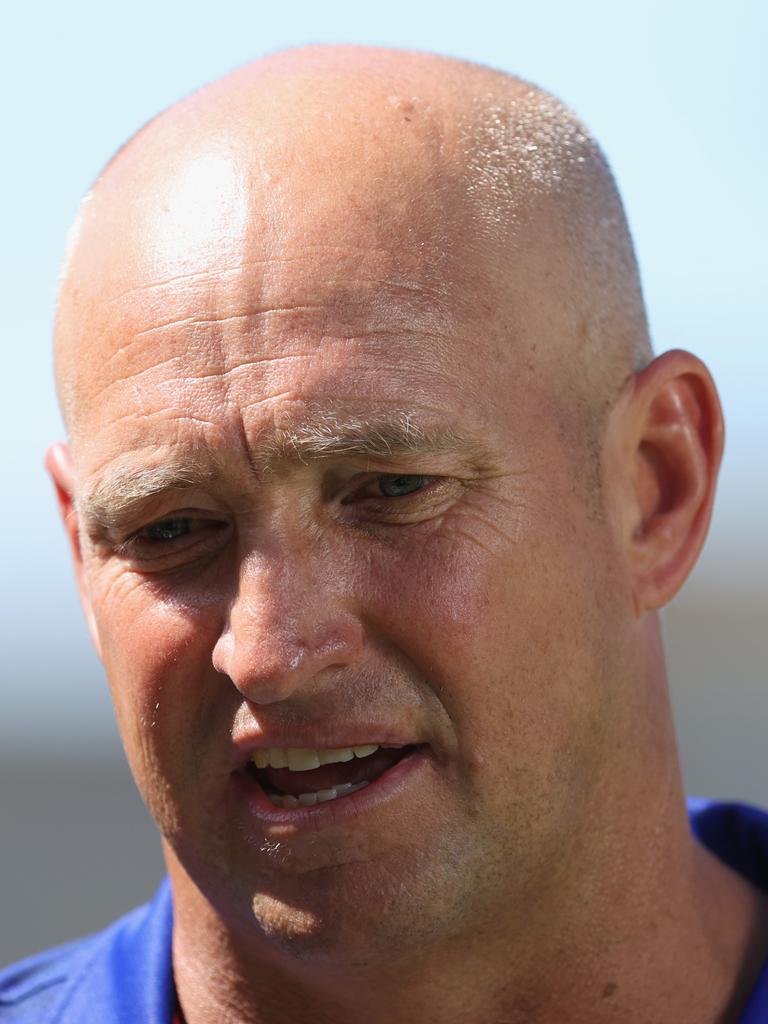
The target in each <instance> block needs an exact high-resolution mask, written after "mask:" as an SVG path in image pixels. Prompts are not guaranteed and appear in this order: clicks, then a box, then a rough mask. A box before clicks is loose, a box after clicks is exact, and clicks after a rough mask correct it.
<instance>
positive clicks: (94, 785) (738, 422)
mask: <svg viewBox="0 0 768 1024" xmlns="http://www.w3.org/2000/svg"><path fill="white" fill-rule="evenodd" d="M766 11H768V7H766V5H765V4H762V3H761V2H759V0H754V2H745V0H732V2H731V3H730V4H729V5H728V7H727V8H726V7H725V5H722V4H719V3H718V4H715V3H707V2H706V0H697V2H678V3H673V4H669V3H662V2H660V0H646V2H644V3H643V4H642V5H639V4H634V5H628V4H627V5H624V4H616V3H615V2H613V3H609V2H597V0H581V2H580V3H579V4H572V3H568V2H566V0H559V2H547V0H539V2H538V3H537V4H536V5H535V6H534V5H530V4H522V3H515V2H508V3H503V4H502V3H499V4H494V3H489V2H486V0H474V2H473V3H472V4H467V5H460V6H459V5H457V6H456V7H451V6H447V5H445V4H443V3H439V2H437V0H425V2H423V3H421V4H418V5H417V4H413V3H410V2H409V3H405V2H402V0H390V2H389V3H387V4H386V5H381V6H379V5H362V4H353V3H339V2H334V0H328V2H325V3H316V2H314V3H311V2H307V0H294V2H293V3H292V4H290V5H285V6H283V7H282V8H280V9H278V8H276V7H275V8H274V9H272V8H271V7H270V8H268V7H266V6H262V5H260V4H258V3H256V2H249V3H248V2H245V0H242V2H239V0H219V2H218V3H217V4H215V5H199V6H198V7H194V6H192V5H188V4H183V3H181V2H180V0H167V2H165V3H163V4H156V3H149V2H147V0H136V2H134V3H133V4H131V5H130V6H128V7H126V6H124V5H105V4H96V3H93V4H87V3H83V2H78V0H73V2H70V3H68V4H65V5H64V4H53V3H52V2H50V3H43V4H42V5H40V4H38V5H28V6H27V7H24V8H22V7H21V6H19V5H17V6H16V7H15V8H14V9H13V12H12V13H11V14H6V17H5V34H4V40H3V59H2V61H0V66H1V67H2V71H1V72H0V73H1V74H2V76H3V81H2V95H3V96H4V98H5V101H6V108H7V109H6V110H5V111H4V122H5V139H4V142H5V145H4V152H5V156H4V161H3V164H2V166H1V167H0V176H1V177H2V188H1V189H0V196H2V203H3V231H2V236H1V241H0V246H2V249H1V255H2V260H3V267H2V275H0V281H2V287H3V314H4V315H3V319H2V325H3V327H2V330H3V341H2V352H3V361H4V367H5V370H4V373H3V375H2V386H3V396H2V403H1V405H0V408H1V409H2V412H1V415H2V437H3V445H2V479H3V501H2V504H1V505H0V509H1V513H0V514H2V530H0V538H2V540H1V541H0V543H2V564H3V567H4V571H3V575H2V586H3V596H4V606H3V616H2V628H3V649H4V650H5V652H6V653H5V656H4V662H3V669H2V679H1V680H0V865H1V867H2V871H0V922H1V923H0V963H2V962H6V961H9V960H12V959H15V958H17V957H19V956H21V955H24V954H26V953H30V952H32V951H34V950H36V949H39V948H41V947H43V946H46V945H50V944H52V943H55V942H60V941H63V940H65V939H67V938H70V937H74V936H76V935H78V934H82V933H84V932H86V931H89V930H92V929H94V928H98V927H100V926H102V925H104V924H105V923H106V922H108V921H109V920H110V919H111V918H112V917H114V916H115V915H116V914H118V913H119V912H121V911H123V910H126V909H128V908H129V907H131V906H132V905H134V904H136V903H138V902H142V901H144V900H145V899H146V898H148V896H149V895H150V894H151V892H152V890H153V888H154V886H155V885H156V884H157V882H158V881H159V879H160V877H161V874H162V864H161V858H160V852H159V843H158V841H157V839H156V837H155V834H154V832H153V829H152V826H151V823H150V822H149V820H148V817H147V815H146V812H145V811H144V809H143V807H142V805H141V802H140V800H139V798H138V796H137V795H136V794H135V792H134V790H133V786H132V783H131V781H130V778H129V775H128V771H127V769H126V767H125V765H124V762H123V758H122V752H121V748H120V744H119V739H118V736H117V732H116V729H115V726H114V724H113V721H112V717H111V711H110V705H109V701H108V697H107V692H106V687H105V683H104V680H103V678H102V673H101V671H100V667H99V665H98V663H97V661H96V659H95V657H94V655H93V654H92V653H91V651H90V649H89V646H88V641H87V638H86V633H85V629H84V626H83V624H82V622H81V619H80V613H79V609H78V607H77V602H76V595H75V590H74V586H73V584H72V582H71V579H70V570H69V565H68V560H67V555H66V552H65V546H64V538H63V535H62V532H61V529H60V527H59V524H58V522H57V518H56V512H55V508H54V502H53V496H52V493H51V492H50V488H49V486H48V483H47V480H46V479H45V477H44V474H43V471H42V456H43V452H44V450H45V447H46V446H47V445H48V443H49V442H50V441H51V440H53V439H56V438H58V437H60V436H62V428H61V423H60V420H59V417H58V412H57V410H56V407H55V402H54V395H53V385H52V377H51V371H50V356H49V345H50V333H51V323H52V314H53V303H54V293H55V284H56V274H57V270H58V266H59V264H60V261H61V257H62V254H63V249H64V240H65V235H66V231H67V227H68V225H69V223H70V221H71V219H72V217H73V216H74V213H75V210H76V206H77V202H78V200H79V197H80V196H81V195H82V194H83V193H84V191H85V190H86V189H87V188H88V186H89V184H90V183H91V181H92V180H93V178H94V177H95V176H96V174H97V173H98V171H99V169H100V167H101V166H102V164H103V163H104V162H105V161H106V159H107V158H108V157H109V155H110V154H111V153H112V151H113V150H115V149H116V148H117V147H118V146H119V145H120V144H121V143H122V142H123V141H124V139H125V138H126V137H127V136H128V135H129V134H131V133H132V132H133V131H134V130H135V129H136V128H137V127H139V126H140V125H141V124H142V123H143V122H144V121H146V120H147V119H148V118H149V117H151V116H152V115H153V114H155V113H156V112H157V111H158V110H159V109H161V108H162V107H164V106H167V105H168V104H170V103H172V102H173V101H174V100H176V99H177V98H179V97H180V96H181V95H183V94H185V93H186V92H189V91H190V90H192V89H193V88H195V87H197V86H199V85H201V84H202V83H204V82H205V81H207V80H209V79H211V78H214V77H216V76H217V75H219V74H221V73H223V72H225V71H226V70H228V69H229V68H231V67H233V66H235V65H237V64H239V63H242V62H244V61H246V60H249V59H251V58H253V57H255V56H258V55H259V54H261V53H263V52H265V51H268V50H271V49H276V48H279V47H283V46H288V45H297V44H300V43H304V42H312V41H315V42H323V41H327V42H331V41H336V42H338V41H341V42H360V43H379V44H388V45H395V46H406V47H411V48H416V49H429V50H436V51H440V52H444V53H449V54H453V55H457V56H463V57H467V58H469V59H473V60H478V61H482V62H484V63H489V64H492V65H495V66H498V67H501V68H504V69H507V70H510V71H515V72H517V73H519V74H522V75H523V76H525V77H528V78H530V79H532V80H533V81H535V82H537V83H539V84H541V85H543V86H545V87H547V88H549V89H551V90H552V91H554V92H556V93H558V94H559V95H560V96H562V97H563V98H564V99H565V100H566V101H567V102H568V103H569V104H570V105H571V106H573V107H574V108H575V109H576V111H577V112H578V113H579V114H580V115H581V116H582V117H583V118H584V119H585V120H586V122H587V124H588V125H589V126H590V127H591V128H592V130H593V131H594V132H595V134H596V135H597V137H598V139H599V140H600V141H601V142H602V144H603V146H604V147H605V150H606V152H607V154H608V157H609V160H610V161H611V164H612V166H613V168H614V171H615V173H616V175H617V177H618V180H619V184H620V186H621V191H622V194H623V195H624V198H625V201H626V205H627V209H628V213H629V219H630V223H631V224H632V227H633V232H634V236H635V241H636V245H637V249H638V254H639V259H640V264H641V268H642V270H643V278H644V283H645V290H646V295H647V300H648V306H649V311H650V318H651V324H652V327H653V334H654V338H655V342H656V346H657V349H659V350H663V349H665V348H670V347H676V346H682V347H687V348H690V349H692V350H693V351H695V352H697V353H698V354H699V355H701V356H702V357H703V358H704V359H705V360H706V361H707V362H708V364H709V365H710V367H711V369H712V370H713V373H714V375H715V377H716V379H717V380H718V382H719V385H720V388H721V393H722V398H723V404H724V406H725V412H726V419H727V423H728V446H727V454H726V462H725V467H724V471H723V475H722V487H721V492H720V498H719V501H718V504H717V508H716V513H715V518H714V523H713V526H712V532H711V537H710V541H709V544H708V547H707V549H706V552H705V555H704V557H703V558H702V561H701V563H700V565H699V567H698V568H697V570H696V572H695V573H694V576H693V578H692V579H691V582H690V583H689V585H688V587H687V589H686V590H685V592H684V593H683V595H682V596H681V597H679V598H678V599H677V600H676V602H675V603H674V605H673V607H672V608H671V609H670V610H669V611H668V613H667V617H666V635H667V644H668V650H669V656H670V672H671V678H672V688H673V697H674V701H675V706H676V714H677V721H678V726H679V734H680V743H681V749H682V758H683V765H684V770H685V776H686V784H687V788H688V790H689V792H691V793H697V794H708V795H712V796H718V797H728V798H738V799H742V800H748V801H753V802H757V803H762V804H763V805H768V773H767V770H766V769H767V761H768V758H767V757H766V743H765V739H764V733H765V728H766V722H768V686H767V685H766V682H767V677H768V672H767V671H766V664H767V662H768V588H767V587H766V583H765V573H766V567H768V531H767V530H766V521H768V472H766V449H767V448H768V415H766V402H765V399H764V394H765V389H766V387H768V345H767V344H766V342H767V341H768V338H767V336H766V335H767V333H768V332H767V331H766V317H765V299H766V285H765V279H766V257H765V236H766V218H765V213H766V187H765V183H766V181H768V166H767V164H768V161H767V160H766V150H767V147H766V135H765V127H766V119H765V104H766V99H768V96H767V95H766V61H765V53H766V47H767V44H768V32H766V28H768V18H767V17H766Z"/></svg>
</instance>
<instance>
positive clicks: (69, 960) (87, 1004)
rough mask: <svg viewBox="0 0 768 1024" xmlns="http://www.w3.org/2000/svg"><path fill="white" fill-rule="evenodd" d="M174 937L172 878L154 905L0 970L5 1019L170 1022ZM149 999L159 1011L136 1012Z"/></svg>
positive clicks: (41, 1023)
mask: <svg viewBox="0 0 768 1024" xmlns="http://www.w3.org/2000/svg"><path fill="white" fill-rule="evenodd" d="M170 938H171V900H170V891H169V888H168V885H167V882H166V883H163V885H162V886H161V888H160V890H159V892H158V894H157V895H156V896H155V899H154V900H153V901H152V902H151V903H148V904H146V905H144V906H142V907H138V908H137V909H136V910H133V911H131V912H130V913H129V914H126V915H125V916H124V917H121V918H119V919H118V920H117V921H115V922H114V923H113V924H111V925H109V927H107V928H105V929H104V930H103V931H101V932H98V933H95V934H93V935H89V936H86V937H85V938H82V939H78V940H76V941H75V942H68V943H67V944H66V945H63V946H57V947H55V948H53V949H49V950H46V951H45V952H43V953H37V954H35V955H34V956H31V957H27V958H26V959H24V960H21V961H19V962H18V963H15V964H12V965H11V966H9V967H5V968H2V969H0V1024H47V1022H48V1021H51V1022H52V1021H54V1020H55V1021H56V1022H57V1024H58V1022H61V1024H65V1022H67V1024H68V1022H70V1021H71V1022H73V1024H74V1022H77V1024H80V1022H86V1021H88V1022H90V1021H94V1022H95V1021H99V1022H100V1024H102V1022H103V1024H110V1022H111V1021H113V1020H114V1021H118V1020H119V1021H123V1020H132V1019H133V1020H142V1019H145V1020H149V1019H154V1020H162V1019H163V1017H164V1015H163V1014H162V1013H161V1012H159V1011H160V1009H161V1008H162V1007H163V1006H165V1005H167V1004H168V999H169V992H171V991H172V972H171V966H170V964H171V950H170V946H171V942H170ZM148 1000H149V1001H150V1002H152V1004H153V1008H155V1007H156V1008H157V1009H158V1013H157V1014H156V1015H155V1016H154V1017H152V1016H147V1017H143V1016H142V1015H137V1016H134V1014H133V1010H137V1011H138V1009H139V1006H140V1005H141V1006H142V1007H144V1006H145V1005H146V1004H147V1001H148ZM125 1014H127V1015H125Z"/></svg>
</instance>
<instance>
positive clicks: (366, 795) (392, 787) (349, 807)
mask: <svg viewBox="0 0 768 1024" xmlns="http://www.w3.org/2000/svg"><path fill="white" fill-rule="evenodd" d="M371 742H373V741H371ZM263 745H264V746H266V744H263ZM271 745H272V744H270V746H271ZM397 745H398V746H399V745H400V744H397ZM402 746H408V744H402ZM432 769H433V758H432V756H431V751H430V748H429V747H428V746H427V745H426V744H421V745H419V746H415V747H414V748H413V750H412V751H411V752H410V753H408V754H406V755H405V757H403V758H402V759H401V760H400V761H398V762H397V764H395V765H393V767H392V768H388V769H387V771H385V772H384V774H383V775H380V776H379V777H378V778H377V779H374V780H373V782H370V783H369V784H368V785H367V786H366V787H365V788H364V789H359V790H358V791H357V792H356V793H350V794H349V795H348V796H343V797H339V798H338V799H337V800H328V801H326V802H325V803H321V804H314V805H313V806H311V807H295V808H283V807H275V806H273V804H272V803H271V801H270V799H269V797H268V796H267V794H266V793H265V792H264V790H263V789H262V788H261V787H260V786H259V785H258V783H257V782H256V781H255V780H254V779H251V778H250V777H249V776H247V775H246V774H245V772H244V771H242V770H241V771H235V772H233V773H232V781H233V783H234V785H235V787H236V789H237V792H238V794H239V796H240V797H241V799H244V800H245V802H246V804H247V806H248V808H249V810H250V811H251V813H252V814H253V815H254V816H255V817H256V818H257V819H258V820H259V821H260V822H261V824H262V825H264V826H265V827H267V828H269V829H278V830H279V831H280V834H281V835H283V836H284V835H286V834H287V833H293V832H298V831H302V830H316V829H321V828H327V827H330V826H332V825H334V824H337V823H341V822H345V821H347V822H348V821H349V820H350V819H351V818H356V817H359V816H360V815H362V814H367V813H369V812H370V811H373V810H375V809H376V808H378V807H381V806H383V805H384V804H387V803H389V802H391V801H393V800H397V799H399V798H400V797H402V796H404V795H406V791H407V790H409V789H410V788H411V787H412V786H414V785H418V783H419V781H420V777H421V778H422V779H423V778H424V776H425V774H426V773H428V772H430V771H431V770H432Z"/></svg>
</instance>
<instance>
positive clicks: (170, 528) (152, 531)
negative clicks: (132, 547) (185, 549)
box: [139, 516, 192, 543]
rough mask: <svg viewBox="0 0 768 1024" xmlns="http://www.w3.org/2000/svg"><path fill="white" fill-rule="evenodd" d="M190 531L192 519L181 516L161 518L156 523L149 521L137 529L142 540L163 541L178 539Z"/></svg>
mask: <svg viewBox="0 0 768 1024" xmlns="http://www.w3.org/2000/svg"><path fill="white" fill-rule="evenodd" d="M191 532H192V521H191V520H190V519H187V518H185V517H183V516H180V517H179V518H178V519H161V520H160V521H159V522H157V523H151V524H150V525H149V526H145V527H144V528H143V529H142V530H140V531H139V536H140V537H141V539H142V540H149V541H157V542H160V543H162V542H163V541H172V540H178V539H179V537H185V536H186V535H187V534H188V533H191Z"/></svg>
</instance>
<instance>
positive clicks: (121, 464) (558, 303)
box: [0, 48, 768, 1024]
mask: <svg viewBox="0 0 768 1024" xmlns="http://www.w3.org/2000/svg"><path fill="white" fill-rule="evenodd" d="M56 367H57V380H58V387H59V394H60V398H61V403H62V408H63V411H64V416H65V420H66V425H67V431H68V438H69V439H68V444H66V445H65V444H59V445H55V446H54V447H53V448H52V449H51V450H50V452H49V455H48V468H49V470H50V473H51V476H52V477H53V481H54V484H55V486H56V490H57V494H58V500H59V503H60V506H61V511H62V515H63V520H64V524H65V526H66V530H67V533H68V536H69V540H70V542H71V547H72V553H73V557H74V563H75V570H76V573H77V580H78V583H79V588H80V594H81V597H82V602H83V607H84V610H85V615H86V619H87V622H88V625H89V628H90V632H91V635H92V638H93V642H94V644H95V646H96V649H97V651H98V653H99V655H100V657H101V659H102V661H103V663H104V666H105V668H106V672H107V676H108V678H109V683H110V687H111V690H112V693H113V697H114V702H115V707H116V712H117V718H118V722H119V725H120V729H121V732H122V736H123V740H124V744H125V748H126V751H127V755H128V759H129V761H130V764H131V768H132V771H133V773H134V776H135V778H136V782H137V784H138V787H139V789H140V790H141V793H142V795H143V797H144V799H145V801H146V803H147V805H148V807H149V809H150V811H151V813H152V814H153V816H154V818H155V820H156V822H157V825H158V828H159V830H160V832H161V833H162V837H163V848H164V852H165V858H166V862H167V866H168V881H167V882H166V883H164V884H163V886H162V887H161V889H160V891H159V893H158V894H157V896H156V897H155V899H154V901H153V902H152V903H150V904H148V905H147V906H146V907H143V908H141V909H139V910H137V911H135V912H134V913H133V914H131V915H129V916H128V917H126V918H124V919H122V920H120V921H118V922H117V923H115V924H114V925H112V926H111V927H110V928H108V929H107V930H106V931H105V932H103V933H101V934H100V935H97V936H95V937H90V938H88V939H84V940H81V941H79V942H77V943H75V944H73V945H70V946H68V947H65V948H64V949H59V950H55V951H53V952H51V953H48V954H44V955H43V956H41V957H36V958H33V959H32V960H30V961H27V962H26V963H24V964H22V965H20V966H17V967H15V968H11V969H10V970H9V971H7V972H6V973H5V975H4V976H3V980H2V984H1V985H0V991H2V993H3V994H2V998H1V999H0V1005H1V1006H2V1009H0V1021H2V1022H3V1024H6V1022H10V1021H34V1022H36V1024H38V1022H41V1021H50V1022H54V1021H55V1022H57V1024H74V1022H78V1024H80V1022H91V1021H92V1022H97V1021H98V1022H99V1024H105V1022H106V1024H112V1022H118V1021H119V1022H144V1021H146V1022H151V1024H169V1022H171V1021H174V1020H175V1021H178V1022H186V1024H214V1022H215V1024H219V1022H227V1024H245V1022H248V1024H274V1022H280V1024H284V1022H286V1021H289V1022H292V1024H304V1022H312V1024H317V1022H333V1024H347V1022H352V1021H355V1022H359V1021H361V1020H364V1021H366V1022H367V1024H401V1022H402V1024H406V1022H408V1024H412V1022H424V1024H459V1022H460V1024H502V1022H504V1024H518V1022H521V1024H522V1022H535V1024H563V1022H574V1024H578V1022H582V1021H583V1022H589V1024H601V1022H604V1021H605V1022H607V1021H611V1022H615V1021H621V1022H622V1024H641V1022H642V1024H647V1022H651V1021H654V1022H655V1021H658V1022H674V1024H734V1022H740V1024H757V1022H758V1021H763V1022H765V1021H766V1020H768V969H766V968H765V967H764V963H765V958H766V955H767V954H768V923H767V920H768V919H767V918H766V903H767V900H766V893H765V891H764V890H765V888H766V887H768V867H767V866H766V860H768V853H767V851H768V819H767V818H766V816H765V815H763V814H761V812H759V811H756V810H750V809H747V808H741V807H738V806H729V807H725V806H722V805H715V804H706V803H700V804H697V805H695V806H691V807H690V808H687V807H686V802H685V798H684V795H683V790H682V784H681V778H680V768H679V764H678V757H677V753H676V747H675V738H674V730H673V725H672V719H671V714H670V706H669V699H668V694H667V683H666V676H665V667H664V655H663V650H662V644H661V638H660V630H659V621H658V611H659V609H660V608H661V607H662V606H663V605H664V604H666V602H668V601H669V600H670V598H671V597H672V596H673V595H674V594H675V593H676V592H677V590H678V589H679V588H680V586H681V585H682V583H683V582H684V580H685V578H686V576H687V575H688V573H689V571H690V569H691V567H692V566H693V564H694V562H695V560H696V558H697V556H698V553H699V550H700V548H701V545H702V543H703V541H704V537H705V534H706V530H707V525H708V520H709V516H710V510H711V507H712V500H713V493H714V487H715V480H716V475H717V470H718V465H719V461H720V456H721V450H722V437H723V430H722V420H721V414H720V409H719V405H718V400H717V395H716V391H715V388H714V385H713V383H712V380H711V378H710V376H709V374H708V372H707V370H706V368H705V367H704V366H703V365H702V363H701V362H700V361H699V360H698V359H696V358H695V357H694V356H693V355H690V354H688V353H686V352H681V351H675V352H668V353H666V354H664V355H662V356H660V357H658V358H656V359H654V358H653V357H652V354H651V349H650V344H649V340H648V331H647V326H646V320H645V314H644V310H643V302H642V297H641V292H640V285H639V282H638V274H637V269H636V265H635V260H634V256H633V252H632V246H631V242H630V239H629V234H628V231H627V226H626V222H625V219H624V215H623V212H622V209H621V204H620V201H619V198H618V196H617V193H616V190H615V187H614V184H613V181H612V179H611V175H610V172H609V170H608V168H607V166H606V163H605V161H604V159H603V157H602V155H601V153H600V151H599V150H598V148H597V147H596V145H595V143H594V142H593V141H592V139H591V138H590V137H589V135H588V134H587V133H586V131H585V129H584V128H583V126H582V125H581V124H580V123H579V122H578V121H577V120H576V119H575V118H574V117H573V115H572V114H570V113H569V112H568V111H567V110H566V109H564V108H563V107H562V106H561V105H560V104H559V103H558V102H557V101H556V100H554V99H553V98H552V97H551V96H548V95H547V94H545V93H543V92H541V91H539V90H538V89H535V88H533V87H532V86H530V85H529V84H527V83H525V82H522V81H519V80H517V79H515V78H512V77H509V76H507V75H505V74H501V73H498V72H495V71H491V70H488V69H486V68H482V67H478V66H474V65H471V64H466V63H462V62H459V61H454V60H448V59H444V58H439V57H431V56H426V55H422V54H411V53H403V52H395V51H384V50H372V49H361V48H312V49H308V50H299V51H294V52H290V53H285V54H280V55H277V56H273V57H270V58H268V59H265V60H262V61H259V62H257V63H255V64H253V65H251V66H248V67H246V68H243V69H241V70H239V71H237V72H235V73H234V74H231V75H229V76H228V77H226V78H224V79H222V80H221V81H219V82H216V83H214V84H213V85H211V86H209V87H207V88H205V89H203V90H202V91H200V92H198V93H196V94H195V95H193V96H192V97H190V98H188V99H186V100H184V101H183V102H181V103H179V104H178V105H177V106H175V107H173V108H172V109H171V110H169V111H167V112H165V113H164V114H162V115H160V116H159V117H158V118H156V119H155V120H154V121H152V122H151V123H150V124H149V125H148V126H146V127H145V128H144V129H143V130H142V131H141V132H139V133H138V134H137V135H136V136H134V138H133V139H132V140H131V141H130V142H129V143H128V144H127V145H126V146H125V147H123V149H122V150H121V151H120V152H119V154H118V155H117V157H116V158H114V159H113V161H112V162H111V163H110V164H109V166H108V167H107V169H106V170H105V172H104V173H103V174H102V175H101V177H100V179H99V181H98V183H97V184H96V186H95V187H94V189H93V190H92V191H91V193H90V194H89V195H88V197H87V198H86V200H85V202H84V203H83V205H82V209H81V211H80V214H79V217H78V220H77V224H76V226H75V229H74V231H73V235H72V239H71V244H70V247H69V251H68V255H67V261H66V267H65V273H64V276H63V283H62V288H61V296H60V305H59V311H58V318H57V326H56ZM691 823H692V825H693V827H691ZM115 870H116V871H119V870H120V869H119V865H116V866H115Z"/></svg>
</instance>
